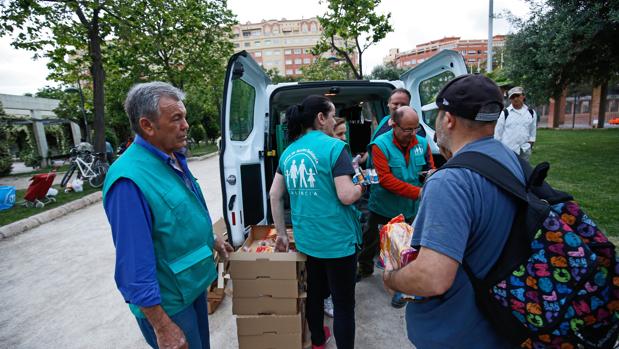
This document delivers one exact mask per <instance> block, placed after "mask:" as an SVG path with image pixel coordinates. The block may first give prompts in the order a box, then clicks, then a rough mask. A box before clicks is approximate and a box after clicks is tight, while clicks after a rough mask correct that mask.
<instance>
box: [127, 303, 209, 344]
mask: <svg viewBox="0 0 619 349" xmlns="http://www.w3.org/2000/svg"><path fill="white" fill-rule="evenodd" d="M136 319H137V321H138V325H139V326H140V330H141V331H142V334H143V335H144V339H146V342H147V343H148V345H150V346H151V347H153V348H155V349H159V347H158V346H157V337H156V336H155V331H154V330H153V327H152V326H151V325H150V322H148V320H147V319H145V318H144V319H141V318H136ZM170 319H172V321H174V323H175V324H176V325H177V326H178V327H180V328H181V330H182V331H183V333H184V334H185V338H186V339H187V343H188V344H189V348H192V349H193V348H202V349H210V348H211V343H210V340H209V332H208V307H207V305H206V294H205V293H202V294H201V295H200V296H199V297H198V299H196V300H195V301H194V302H193V303H192V304H191V305H190V306H188V307H187V308H185V309H183V310H181V311H180V312H179V313H177V314H175V315H173V316H170Z"/></svg>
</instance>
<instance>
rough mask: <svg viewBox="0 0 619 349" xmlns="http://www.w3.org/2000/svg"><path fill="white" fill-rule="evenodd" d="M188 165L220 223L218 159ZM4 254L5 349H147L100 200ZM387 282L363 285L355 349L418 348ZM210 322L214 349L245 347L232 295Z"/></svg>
mask: <svg viewBox="0 0 619 349" xmlns="http://www.w3.org/2000/svg"><path fill="white" fill-rule="evenodd" d="M189 167H190V168H191V170H192V172H193V173H194V174H195V175H196V177H198V182H199V183H200V186H201V187H202V190H203V191H204V193H205V195H206V201H207V205H208V207H209V212H210V214H211V217H212V218H213V219H214V220H216V219H218V218H219V217H221V216H222V199H221V189H220V184H219V163H218V158H217V157H213V158H210V159H205V160H198V161H192V162H190V163H189ZM0 256H2V263H0V309H1V310H2V311H0V347H1V348H114V349H125V348H126V349H134V348H137V349H146V348H148V346H147V345H146V343H145V342H144V340H143V339H142V336H141V334H140V332H139V330H138V327H137V325H136V323H135V319H134V318H133V316H132V315H131V313H130V312H129V310H128V309H127V306H126V304H124V302H123V300H122V296H121V295H120V293H119V292H118V290H117V289H116V285H115V283H114V245H113V243H112V238H111V232H110V228H109V224H108V223H107V220H106V218H105V213H104V211H103V208H102V207H101V203H100V202H99V203H96V204H94V205H92V206H89V207H86V208H84V209H82V210H79V211H76V212H73V213H70V214H68V215H66V216H64V217H62V218H59V219H57V220H54V221H52V222H50V223H47V224H43V225H41V226H39V227H37V228H34V229H32V230H29V231H27V232H25V233H23V234H21V235H18V236H14V237H10V238H7V239H3V240H0ZM380 277H381V276H380V274H378V273H377V274H376V275H374V276H373V277H370V278H367V279H364V280H363V281H362V282H360V283H359V284H357V292H356V300H357V306H356V319H357V334H356V347H357V348H360V349H370V348H398V349H407V348H411V347H412V346H411V344H410V342H409V341H408V340H407V339H406V331H405V324H404V310H403V309H393V308H392V307H391V306H390V305H389V301H390V297H389V296H388V295H387V294H386V292H385V291H384V290H383V287H382V281H381V278H380ZM229 294H230V293H229ZM209 322H210V329H211V347H212V348H214V349H235V348H238V344H237V340H236V320H235V317H234V316H233V315H232V301H231V297H229V296H227V297H226V298H225V300H224V302H223V303H222V304H221V305H220V308H219V309H218V310H217V312H216V313H215V314H213V315H212V316H210V318H209ZM327 348H328V349H334V348H336V346H335V342H334V341H331V342H330V343H329V345H328V346H327Z"/></svg>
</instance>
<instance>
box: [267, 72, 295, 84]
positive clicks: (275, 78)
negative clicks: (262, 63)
mask: <svg viewBox="0 0 619 349" xmlns="http://www.w3.org/2000/svg"><path fill="white" fill-rule="evenodd" d="M265 73H266V74H267V76H268V77H269V79H271V82H272V83H274V84H279V83H280V82H295V81H298V80H299V79H297V78H295V77H293V76H290V75H280V74H279V69H277V68H271V69H267V70H265Z"/></svg>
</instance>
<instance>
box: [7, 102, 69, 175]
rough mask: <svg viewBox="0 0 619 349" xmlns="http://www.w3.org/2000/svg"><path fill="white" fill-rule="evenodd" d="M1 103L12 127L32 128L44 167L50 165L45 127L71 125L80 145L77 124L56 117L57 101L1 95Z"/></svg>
mask: <svg viewBox="0 0 619 349" xmlns="http://www.w3.org/2000/svg"><path fill="white" fill-rule="evenodd" d="M0 102H2V107H3V109H4V111H5V112H6V114H7V115H8V118H7V119H6V122H8V124H10V125H26V126H30V125H31V127H32V131H33V134H34V138H35V141H36V146H37V150H38V152H39V154H40V155H41V157H42V158H43V160H42V164H41V165H42V166H45V165H47V163H48V158H47V157H48V153H49V147H48V143H47V137H46V135H45V125H60V124H69V125H70V127H71V137H72V138H73V144H79V142H80V139H81V130H80V127H79V125H77V124H76V123H74V122H72V121H70V120H66V119H60V118H58V117H56V114H55V113H54V109H56V108H57V107H58V104H59V103H60V101H59V100H57V99H49V98H39V97H30V96H15V95H7V94H0Z"/></svg>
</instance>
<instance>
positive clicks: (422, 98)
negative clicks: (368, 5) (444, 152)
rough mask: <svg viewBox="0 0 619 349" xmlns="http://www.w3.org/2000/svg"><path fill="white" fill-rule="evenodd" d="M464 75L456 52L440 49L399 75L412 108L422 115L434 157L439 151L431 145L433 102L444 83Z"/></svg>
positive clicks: (463, 69)
mask: <svg viewBox="0 0 619 349" xmlns="http://www.w3.org/2000/svg"><path fill="white" fill-rule="evenodd" d="M466 73H467V71H466V65H465V64H464V58H462V55H460V53H458V52H456V51H452V50H443V51H441V52H439V53H437V54H436V55H434V56H432V57H431V58H429V59H428V60H426V61H424V62H423V63H421V64H419V65H418V66H416V67H415V68H413V69H411V70H409V71H407V72H406V73H404V74H402V75H401V76H400V80H402V81H403V82H404V86H405V87H406V89H407V90H409V91H410V93H411V95H412V98H411V107H413V108H415V110H416V111H417V112H418V113H421V114H420V117H421V121H422V124H423V126H424V129H425V131H426V138H427V139H428V144H429V145H430V148H431V149H432V153H433V154H438V152H439V151H438V146H437V145H436V143H435V142H434V127H435V122H436V116H437V114H438V109H437V107H436V104H435V103H434V102H435V100H436V95H437V94H438V92H439V91H440V90H441V88H442V87H443V86H444V85H445V83H446V82H448V81H449V80H451V79H453V78H455V77H456V76H460V75H463V74H466Z"/></svg>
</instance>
